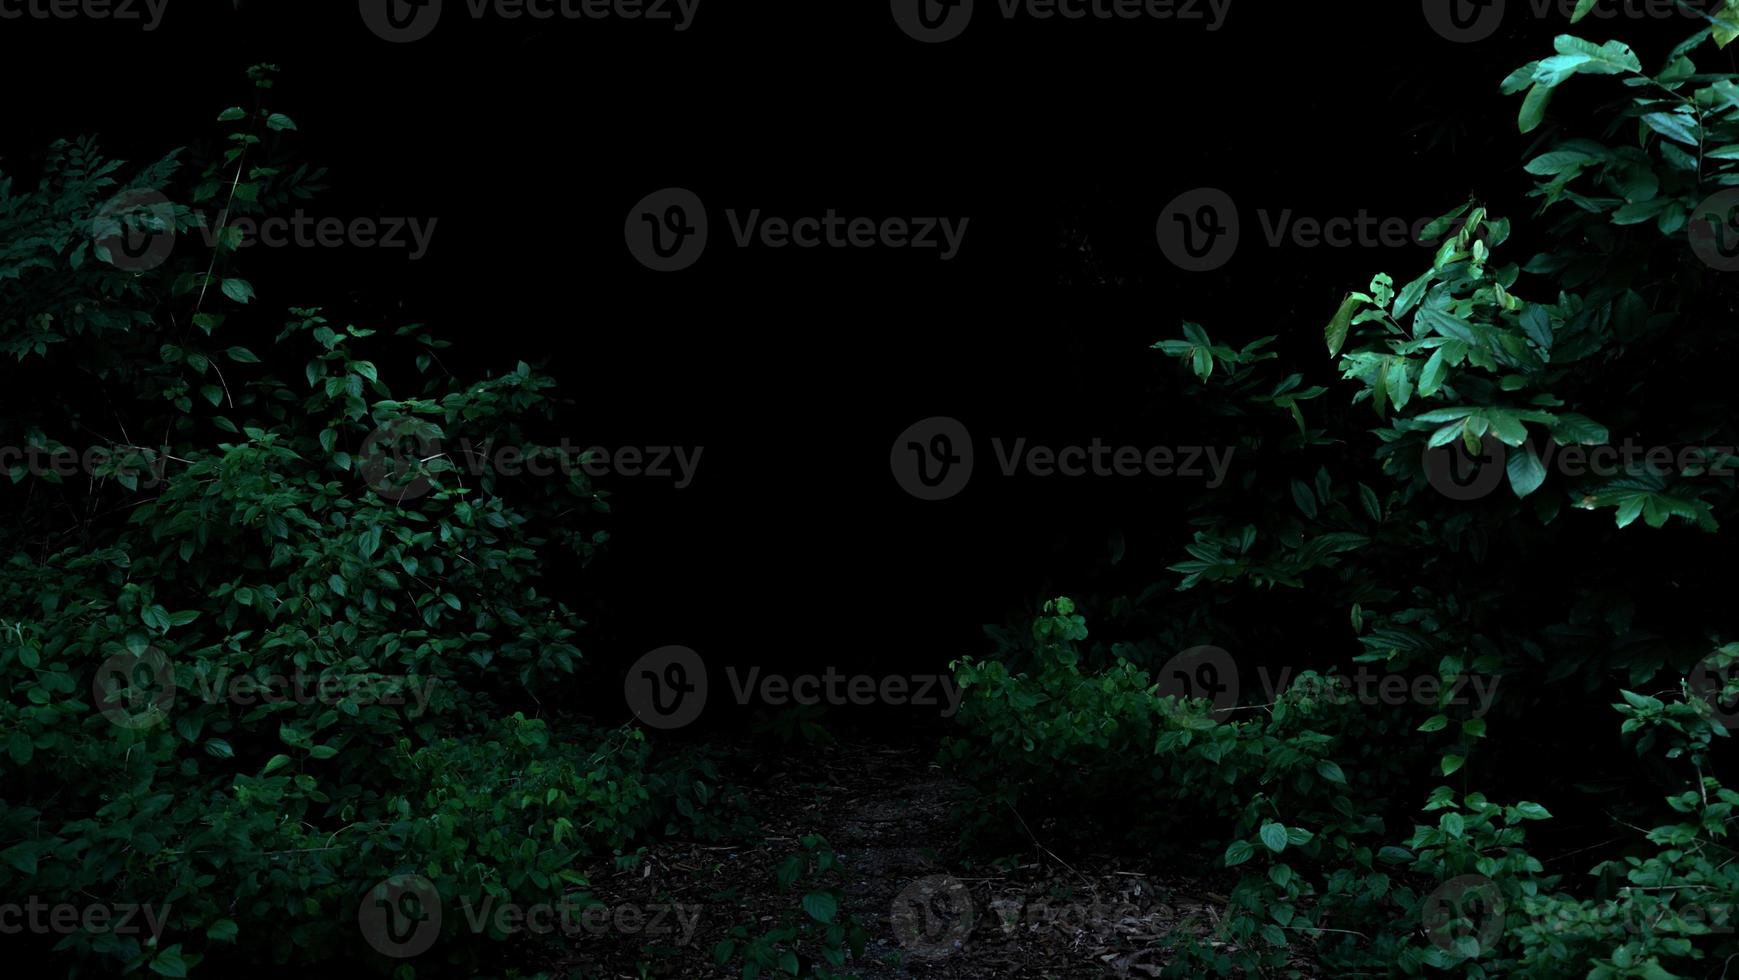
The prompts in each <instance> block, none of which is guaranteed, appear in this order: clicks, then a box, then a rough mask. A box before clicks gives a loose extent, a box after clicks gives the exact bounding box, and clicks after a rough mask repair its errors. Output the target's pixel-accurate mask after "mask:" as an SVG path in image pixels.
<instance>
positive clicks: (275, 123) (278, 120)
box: [266, 112, 296, 132]
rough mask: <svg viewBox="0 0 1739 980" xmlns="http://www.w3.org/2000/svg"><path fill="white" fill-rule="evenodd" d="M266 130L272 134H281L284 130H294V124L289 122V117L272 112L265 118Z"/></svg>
mask: <svg viewBox="0 0 1739 980" xmlns="http://www.w3.org/2000/svg"><path fill="white" fill-rule="evenodd" d="M266 128H267V129H270V130H272V131H274V132H281V131H283V130H286V129H295V128H296V124H295V123H294V122H293V121H291V119H290V117H289V116H286V115H284V114H283V113H281V112H274V113H272V114H271V115H269V116H267V117H266Z"/></svg>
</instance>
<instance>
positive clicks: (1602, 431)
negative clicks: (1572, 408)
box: [1551, 412, 1610, 447]
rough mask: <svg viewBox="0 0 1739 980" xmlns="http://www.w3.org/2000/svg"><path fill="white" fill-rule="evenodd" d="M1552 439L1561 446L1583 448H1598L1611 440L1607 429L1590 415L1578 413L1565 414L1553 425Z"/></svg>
mask: <svg viewBox="0 0 1739 980" xmlns="http://www.w3.org/2000/svg"><path fill="white" fill-rule="evenodd" d="M1551 438H1553V440H1556V441H1558V443H1560V445H1582V447H1598V445H1605V441H1607V440H1609V438H1610V436H1609V434H1607V427H1605V426H1602V424H1598V422H1595V420H1593V419H1589V417H1588V415H1577V414H1576V412H1565V414H1562V415H1558V419H1556V420H1555V422H1553V424H1551Z"/></svg>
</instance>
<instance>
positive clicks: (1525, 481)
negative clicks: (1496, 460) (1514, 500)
mask: <svg viewBox="0 0 1739 980" xmlns="http://www.w3.org/2000/svg"><path fill="white" fill-rule="evenodd" d="M1504 469H1505V470H1506V471H1508V473H1509V477H1510V489H1511V490H1513V491H1515V494H1516V496H1517V497H1518V498H1519V497H1526V496H1527V495H1528V494H1530V493H1533V492H1534V491H1535V490H1538V489H1540V484H1542V483H1544V482H1546V467H1545V466H1544V465H1542V464H1541V463H1540V457H1538V456H1536V455H1534V447H1532V446H1523V447H1522V448H1521V451H1520V452H1513V453H1510V454H1509V461H1508V462H1507V463H1506V464H1505V466H1504Z"/></svg>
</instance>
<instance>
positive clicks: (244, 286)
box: [223, 279, 254, 303]
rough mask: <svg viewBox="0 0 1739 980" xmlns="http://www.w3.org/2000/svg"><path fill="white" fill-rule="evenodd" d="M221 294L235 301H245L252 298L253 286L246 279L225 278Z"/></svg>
mask: <svg viewBox="0 0 1739 980" xmlns="http://www.w3.org/2000/svg"><path fill="white" fill-rule="evenodd" d="M223 294H224V295H225V296H228V297H229V298H230V299H233V300H235V301H236V302H237V303H246V302H247V301H248V300H250V299H253V298H254V287H253V284H252V283H249V282H248V281H247V280H246V279H225V280H224V281H223Z"/></svg>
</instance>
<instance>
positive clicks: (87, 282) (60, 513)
mask: <svg viewBox="0 0 1739 980" xmlns="http://www.w3.org/2000/svg"><path fill="white" fill-rule="evenodd" d="M250 74H251V77H252V78H253V80H254V83H255V88H256V92H257V94H258V100H257V101H256V104H255V105H254V106H253V107H251V108H239V107H238V108H233V109H229V110H227V111H225V112H224V113H222V115H221V116H220V117H219V120H220V122H221V123H222V124H224V126H225V127H226V129H227V135H226V139H225V141H224V144H223V146H221V147H219V148H217V149H216V150H214V151H211V152H210V153H209V154H206V153H205V151H200V150H196V151H195V152H194V153H193V154H191V156H192V157H193V158H195V159H201V158H204V159H205V162H204V163H203V164H202V165H200V166H198V167H197V168H196V172H195V174H194V176H193V177H192V179H191V180H185V179H184V178H182V177H181V176H180V175H181V174H182V173H183V171H184V166H183V164H182V158H183V157H184V156H188V155H190V154H188V153H187V151H185V150H177V151H175V152H173V153H170V154H169V155H168V156H166V157H165V158H163V159H162V160H161V161H159V162H157V163H155V164H152V165H150V166H148V167H145V168H143V169H141V170H139V171H138V172H137V173H135V174H134V175H133V176H131V177H130V178H123V176H122V173H123V165H122V163H121V162H120V161H114V160H105V159H103V158H102V157H101V156H100V155H99V153H98V152H97V149H96V147H95V145H94V143H93V142H92V141H90V140H88V139H87V140H80V141H78V142H61V143H57V144H56V145H55V146H54V147H53V149H52V151H51V152H50V154H49V156H48V158H47V161H46V164H45V167H44V172H43V174H42V175H41V180H40V183H39V184H38V185H37V186H36V187H35V188H33V189H30V190H19V189H16V188H15V187H14V184H13V178H12V177H10V176H7V177H3V178H0V243H4V244H3V245H0V286H3V287H4V290H3V291H0V350H3V351H4V352H5V353H6V354H7V355H9V356H10V359H11V360H12V361H13V363H14V365H15V366H14V368H13V369H12V370H11V371H10V372H8V375H7V378H6V383H7V385H8V386H9V387H12V388H13V389H14V390H15V391H17V392H18V393H19V395H20V397H19V398H18V399H17V401H16V402H15V404H16V405H17V406H18V408H17V410H16V411H11V412H9V413H8V416H7V418H6V420H5V422H4V424H5V425H6V426H7V428H8V431H7V432H6V434H5V435H4V437H0V444H3V445H6V446H8V447H13V448H14V449H15V450H23V451H24V452H13V453H11V454H10V455H9V457H8V458H7V459H5V460H4V461H3V467H4V468H5V469H6V470H7V475H8V477H9V478H10V482H11V484H12V487H11V489H10V491H9V496H10V500H9V503H10V504H11V507H9V513H10V514H11V515H12V519H11V520H9V521H8V522H7V524H6V527H5V528H4V529H0V539H3V541H4V545H3V547H4V552H5V555H6V557H5V558H4V559H3V560H4V564H5V574H4V575H3V576H0V636H3V637H4V642H3V644H0V673H3V674H4V678H5V682H6V683H5V687H6V690H7V694H6V697H5V699H4V701H0V730H3V731H4V736H3V737H0V741H3V743H4V746H5V755H4V758H3V760H0V765H3V767H4V780H5V782H4V785H5V790H4V800H3V805H0V859H3V860H0V891H4V893H5V894H7V895H9V896H23V895H27V894H31V895H40V896H41V897H42V899H43V900H44V901H49V902H59V901H76V902H78V903H80V904H85V903H88V902H90V901H92V900H97V901H101V902H107V903H120V902H136V903H147V904H153V905H161V906H164V907H166V908H167V910H168V911H167V918H166V923H165V927H164V931H163V935H162V937H161V939H160V940H159V939H157V938H155V937H152V938H150V939H149V940H145V939H141V938H140V937H138V936H128V935H117V934H115V933H98V934H89V933H83V932H79V933H73V934H70V935H68V936H67V937H66V938H65V939H64V940H62V941H60V942H59V944H58V946H57V947H56V948H57V949H61V950H63V951H70V953H69V955H71V956H74V957H76V958H77V959H78V960H80V961H83V960H89V961H90V962H91V964H92V966H93V968H95V969H99V970H101V971H104V972H125V973H132V972H139V971H142V970H146V969H149V970H151V971H154V972H156V973H158V974H162V975H166V976H181V975H184V974H185V973H186V972H187V971H188V970H190V969H192V968H194V967H195V966H196V965H198V964H199V963H200V962H201V960H204V959H213V960H217V961H220V962H222V963H226V964H229V965H231V966H234V965H238V964H244V963H249V962H275V963H285V962H288V961H289V960H290V959H291V958H292V957H294V958H296V959H297V960H299V961H301V963H302V964H303V965H304V966H306V964H308V963H309V962H318V961H321V960H324V959H327V958H339V957H342V958H344V959H365V958H366V959H369V960H370V961H372V962H374V963H375V964H377V965H379V966H380V967H381V968H383V969H384V968H386V967H388V966H390V965H391V963H390V961H389V960H388V959H386V958H383V957H381V956H379V955H377V954H376V953H373V952H370V951H369V950H368V949H367V947H366V946H364V945H363V942H364V936H363V935H362V934H361V933H360V932H359V929H358V920H357V915H358V912H357V910H358V909H359V907H360V906H361V905H362V903H363V901H364V899H365V896H367V895H368V894H369V893H370V892H371V890H372V889H373V888H374V886H376V885H377V884H378V883H379V882H381V881H382V880H383V879H386V878H388V877H389V876H395V875H421V876H424V877H426V878H427V879H429V880H430V881H431V882H432V883H433V884H434V885H435V887H436V888H437V889H438V890H439V893H440V895H441V896H442V897H443V898H444V899H455V898H478V897H480V896H482V895H485V894H487V895H490V896H494V897H496V898H499V899H508V898H511V899H512V900H515V901H520V902H536V901H549V900H553V899H554V898H557V897H559V896H560V895H561V894H562V892H563V890H564V889H565V888H567V887H569V886H572V885H575V884H580V883H583V881H577V880H576V872H575V871H573V870H572V868H573V866H574V865H575V864H576V863H577V862H578V861H580V860H581V859H583V858H585V857H586V856H588V855H594V854H608V853H611V852H616V853H621V852H622V850H623V849H624V848H626V847H627V846H628V845H629V843H630V842H631V841H633V840H634V839H636V838H637V837H640V836H643V835H644V834H646V833H648V832H656V831H658V830H660V829H662V828H664V827H666V826H667V825H668V824H669V823H670V821H673V820H678V819H681V820H685V821H691V822H702V823H706V824H707V825H708V826H709V827H712V828H713V829H714V830H716V829H717V828H718V827H722V826H723V822H722V821H724V820H725V819H728V817H726V816H722V815H720V807H719V802H720V801H719V797H717V796H715V795H713V794H710V793H709V792H708V787H707V784H706V778H705V771H706V770H707V768H708V766H709V765H710V764H706V763H701V764H699V768H696V767H695V765H694V764H691V763H685V762H679V763H676V764H673V765H672V764H664V763H655V762H654V761H653V760H652V758H651V754H650V752H649V750H648V748H647V746H646V745H645V744H644V743H643V742H642V741H641V739H640V736H639V734H638V733H637V732H635V733H624V732H608V731H605V732H600V731H596V730H593V729H590V728H588V727H586V726H585V725H584V724H583V723H581V722H579V721H578V720H576V719H569V718H563V717H561V716H560V715H558V714H552V713H551V711H550V710H549V709H548V708H547V707H546V706H545V705H544V703H543V702H544V701H545V700H546V699H548V698H549V695H550V694H551V693H552V692H559V691H560V690H562V689H563V688H564V686H567V685H569V684H570V683H571V678H572V676H573V674H574V672H575V670H576V668H577V666H578V665H579V663H580V652H579V650H578V649H577V648H576V646H575V645H574V638H575V636H576V633H577V631H578V629H579V628H580V627H581V626H582V625H583V624H582V623H581V622H580V621H579V620H578V618H577V617H576V616H575V615H574V613H573V611H572V610H570V609H569V608H568V607H567V606H566V605H564V604H563V603H562V602H561V601H558V600H557V599H556V598H554V597H553V596H551V595H550V594H549V593H548V592H547V591H546V590H545V588H544V586H543V584H542V583H541V582H540V581H539V572H540V570H541V569H543V568H544V567H545V566H546V564H547V563H548V562H549V561H551V560H552V559H553V557H554V556H556V555H558V554H564V553H565V554H568V555H571V556H573V558H574V560H575V562H577V563H580V564H583V563H584V562H586V561H587V560H588V559H590V558H591V557H592V556H593V554H594V553H595V551H596V549H597V548H599V547H600V546H601V545H602V544H603V542H604V541H605V537H606V536H605V534H604V532H602V531H601V530H599V529H598V528H597V526H596V524H595V523H594V522H593V520H592V519H593V518H596V517H597V516H598V515H601V514H603V513H605V512H606V511H607V510H608V507H607V504H606V499H605V494H604V492H602V491H600V490H598V489H596V488H594V487H593V486H592V485H591V483H590V481H589V480H588V478H587V477H586V475H585V474H584V473H583V472H582V471H581V470H580V469H579V468H578V467H566V468H564V472H563V475H562V476H561V477H560V478H545V479H516V478H512V477H509V476H506V475H503V474H501V473H498V472H495V471H494V470H492V469H489V468H474V467H472V466H471V465H470V461H469V460H467V459H465V458H463V457H462V456H460V455H459V454H458V453H456V452H455V451H454V448H453V445H452V443H450V442H449V444H448V446H447V447H446V448H445V449H440V450H438V451H427V452H416V451H413V450H414V449H416V448H421V447H428V446H434V445H435V443H433V442H429V441H428V440H431V439H437V438H446V439H449V440H451V439H453V438H457V437H462V438H465V439H469V440H471V442H472V443H474V444H483V443H490V444H494V445H502V444H505V445H512V446H517V447H522V451H523V452H524V453H525V454H526V455H527V456H533V457H535V456H539V455H544V456H547V455H549V454H554V453H557V452H558V450H556V449H555V448H553V447H550V446H547V445H543V444H541V443H539V441H538V434H539V433H540V432H542V431H544V430H545V429H546V428H547V426H548V425H549V424H550V422H551V420H552V419H553V418H554V417H555V411H556V408H557V406H558V404H559V402H558V401H557V400H556V399H555V398H554V394H553V391H554V387H555V382H554V381H553V380H552V379H551V378H549V377H547V376H545V375H544V374H542V373H541V372H539V371H537V370H535V369H533V368H532V367H531V366H529V365H527V364H525V363H523V362H521V363H519V364H518V365H517V366H516V367H514V368H513V369H512V370H509V371H506V372H505V373H501V374H499V375H492V376H488V377H485V378H484V379H482V380H476V381H468V380H462V379H460V378H457V377H455V376H453V375H452V374H451V373H449V371H448V370H447V368H446V366H445V365H444V364H442V362H441V352H442V350H443V349H445V347H446V346H447V345H446V342H444V341H442V340H440V339H438V337H437V336H436V335H435V333H434V332H433V331H431V330H429V329H427V328H425V327H423V326H421V325H416V324H412V325H409V326H405V327H401V328H399V329H397V330H396V331H394V332H392V333H391V335H390V336H388V335H383V334H382V333H381V332H380V331H377V330H376V329H374V328H370V327H360V326H354V325H348V324H342V323H341V321H335V320H329V319H328V318H327V317H326V316H325V315H324V314H323V313H322V312H321V311H320V310H319V309H315V308H293V309H292V310H291V311H290V315H289V318H288V320H287V322H283V323H281V324H279V323H276V322H274V317H272V316H271V315H270V314H262V311H261V310H260V306H261V305H262V300H261V298H260V297H259V296H258V295H257V294H256V290H255V286H254V285H253V283H252V282H251V281H250V280H248V279H245V278H243V277H242V273H241V270H240V268H239V263H238V253H237V249H238V246H239V244H240V235H239V232H238V231H237V229H236V225H235V220H236V219H237V218H239V217H243V216H255V217H257V216H261V215H267V214H271V213H273V212H274V211H275V210H276V209H281V208H283V207H284V206H285V205H287V204H289V203H291V202H293V201H296V200H299V199H301V198H303V197H306V196H308V195H309V194H311V193H313V192H314V191H316V190H317V189H318V187H319V180H320V179H321V177H322V173H321V172H320V171H319V170H314V169H310V168H308V167H307V166H306V165H303V164H297V163H295V162H294V161H293V159H292V158H291V155H290V153H289V151H288V149H287V143H288V141H289V139H291V138H292V137H293V136H294V135H295V130H296V124H295V123H294V122H293V121H291V120H290V119H289V118H287V117H285V116H284V115H282V114H280V113H275V112H272V111H270V108H269V106H268V105H267V104H266V103H267V101H268V100H269V98H270V96H271V85H272V74H273V70H272V69H271V68H270V66H260V67H258V68H256V69H254V70H253V71H252V72H251V73H250ZM175 201H184V202H187V203H173V202H175ZM207 234H209V235H211V236H212V238H211V241H212V242H213V247H212V248H211V249H210V250H207V249H205V248H201V247H197V246H198V242H199V238H200V237H202V236H204V235H207ZM172 236H175V237H178V239H179V241H178V243H177V244H175V245H174V247H173V248H172V249H169V250H167V251H165V252H163V253H162V254H159V253H157V252H155V251H153V248H154V246H155V245H156V244H158V243H164V242H168V241H170V240H171V237H172ZM141 245H143V246H144V247H142V248H141V247H139V246H141ZM128 246H132V247H131V248H129V247H128ZM389 376H391V377H398V378H404V377H409V378H410V379H411V380H410V382H409V383H408V384H405V383H402V382H401V385H400V387H399V388H398V391H399V392H400V393H398V394H395V391H394V389H390V388H389V387H388V378H389ZM405 443H416V446H415V447H412V448H410V449H407V448H406V447H405V445H404V444H405ZM31 451H34V452H35V453H36V454H37V455H35V456H34V457H32V456H31V455H29V452H31ZM63 451H64V453H71V454H74V455H72V456H67V455H62V456H59V457H57V456H55V455H53V454H56V453H63ZM56 459H60V460H72V459H77V460H78V462H79V467H82V469H83V470H84V472H76V474H75V475H67V473H66V472H63V471H64V470H66V469H69V468H70V467H59V468H57V464H52V461H54V460H56ZM44 461H51V462H50V463H45V462H44ZM292 683H296V684H300V685H302V686H301V687H299V688H295V689H290V688H289V687H288V686H287V685H290V684H292ZM274 684H275V685H277V686H276V687H273V686H271V685H274ZM262 692H264V693H262ZM709 804H710V805H709ZM449 918H450V919H452V918H457V917H456V916H453V917H449ZM447 932H448V935H447V939H448V940H449V941H448V942H447V943H446V944H444V946H443V947H442V951H438V952H436V953H430V954H428V956H427V957H425V958H424V959H423V960H418V961H415V962H416V963H420V964H427V963H431V962H439V961H440V959H442V958H443V956H444V957H445V958H447V959H449V960H451V961H453V962H454V963H458V964H464V963H468V962H471V960H472V958H473V957H474V956H475V953H474V952H473V951H471V950H470V949H469V947H468V944H466V943H463V942H459V941H457V939H456V937H455V935H454V934H455V933H456V932H457V928H456V927H453V928H449V929H448V931H447ZM408 964H409V961H407V963H406V964H400V972H401V973H404V974H407V975H408V974H409V973H411V972H414V970H413V969H412V967H411V965H408Z"/></svg>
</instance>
